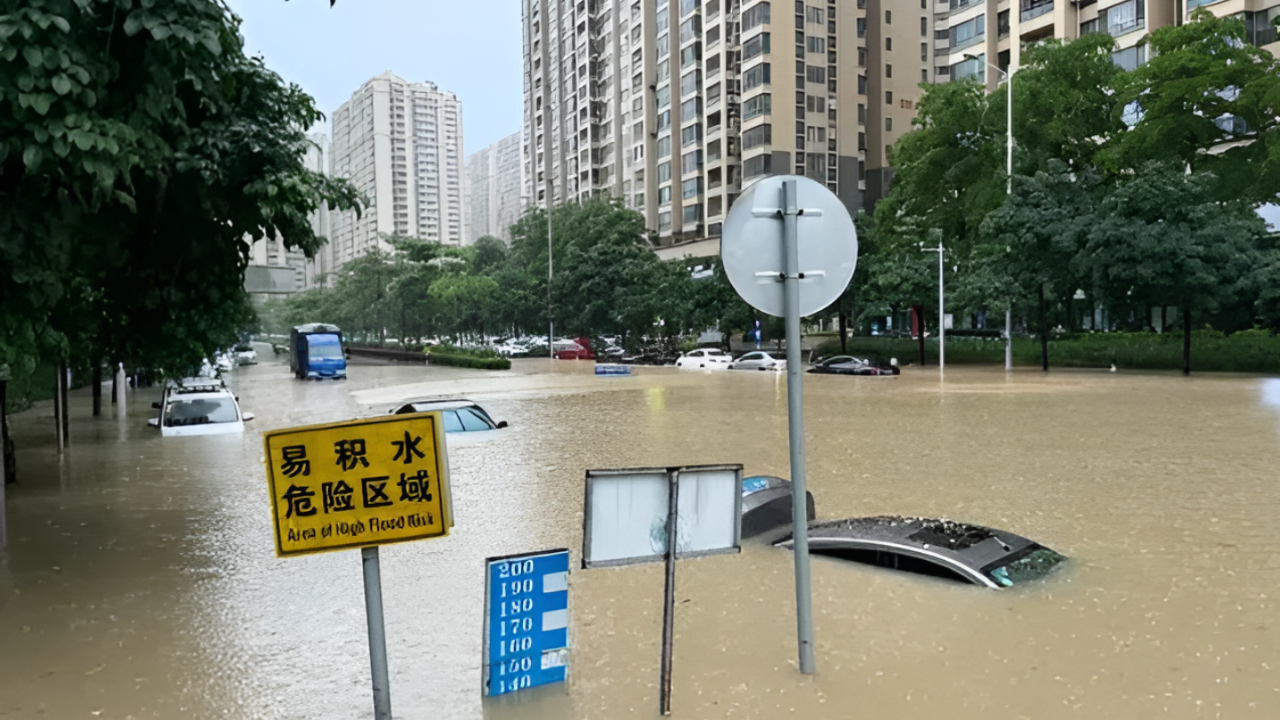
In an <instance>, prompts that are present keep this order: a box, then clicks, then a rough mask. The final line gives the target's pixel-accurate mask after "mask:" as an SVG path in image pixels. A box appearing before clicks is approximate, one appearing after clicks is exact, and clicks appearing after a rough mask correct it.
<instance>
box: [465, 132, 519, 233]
mask: <svg viewBox="0 0 1280 720" xmlns="http://www.w3.org/2000/svg"><path fill="white" fill-rule="evenodd" d="M522 151H523V141H522V139H521V136H520V133H515V134H514V135H510V136H508V137H505V138H503V139H501V140H499V141H498V142H496V143H494V144H492V145H490V146H489V147H487V148H485V149H483V150H481V151H479V152H477V153H473V154H472V155H470V156H468V157H467V175H466V206H467V227H466V233H465V236H466V243H467V244H468V245H470V244H471V243H474V242H475V241H476V240H477V239H479V238H481V237H484V236H485V235H492V236H493V237H497V238H501V239H503V240H506V241H507V242H508V243H509V242H511V225H512V224H513V223H515V221H517V220H519V219H520V214H521V213H522V212H524V208H525V205H526V203H527V200H528V198H527V197H526V196H525V191H526V188H525V179H524V168H525V165H524V161H523V158H522V155H521V153H522Z"/></svg>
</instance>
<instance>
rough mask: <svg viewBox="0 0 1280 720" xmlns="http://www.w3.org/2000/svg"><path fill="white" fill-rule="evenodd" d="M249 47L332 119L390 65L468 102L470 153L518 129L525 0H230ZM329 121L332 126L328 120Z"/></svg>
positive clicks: (464, 118)
mask: <svg viewBox="0 0 1280 720" xmlns="http://www.w3.org/2000/svg"><path fill="white" fill-rule="evenodd" d="M228 5H230V6H231V9H232V10H234V11H235V13H236V14H237V15H239V16H240V17H241V18H242V19H243V20H244V24H243V25H242V26H241V29H240V30H241V33H242V34H243V35H244V39H245V52H246V53H248V54H250V55H262V56H263V57H264V58H265V59H266V63H267V66H268V67H269V68H271V69H272V70H274V71H276V72H277V73H279V74H280V75H281V77H283V78H284V79H285V80H287V81H289V82H294V83H297V84H298V85H301V86H302V88H303V89H304V90H306V91H307V92H308V93H310V94H311V96H312V97H314V98H315V99H316V103H317V104H318V105H319V107H320V109H321V110H322V111H323V112H324V114H325V116H326V117H327V118H331V117H332V115H333V111H334V110H336V109H338V106H339V105H341V104H342V103H344V102H346V101H347V100H348V99H350V98H351V94H352V93H353V92H355V90H356V88H358V87H360V86H361V85H362V84H364V82H365V81H366V80H369V79H370V78H372V77H375V76H377V75H381V74H382V73H383V72H384V71H386V70H390V71H392V72H394V73H395V74H397V75H399V76H400V77H402V78H404V79H405V80H409V81H411V82H423V81H431V82H434V83H435V84H436V85H438V86H439V87H440V88H441V89H442V90H448V91H449V92H452V93H455V94H456V95H457V96H458V97H459V98H460V99H461V100H462V132H463V142H464V144H465V149H466V152H467V154H468V155H469V154H471V153H473V152H476V151H477V150H480V149H482V148H484V147H485V146H486V145H489V144H491V143H493V142H496V141H497V140H500V139H502V138H504V137H506V136H507V135H510V134H512V133H515V132H519V131H520V113H521V111H522V107H521V105H522V102H523V98H522V92H523V89H522V81H521V77H520V73H521V68H520V65H521V62H522V57H523V55H522V53H523V48H522V45H521V37H520V0H338V4H337V5H336V6H335V7H333V8H330V7H329V0H228ZM326 127H327V122H326Z"/></svg>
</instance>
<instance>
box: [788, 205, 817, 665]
mask: <svg viewBox="0 0 1280 720" xmlns="http://www.w3.org/2000/svg"><path fill="white" fill-rule="evenodd" d="M782 213H783V217H782V246H783V259H784V262H785V265H784V268H785V270H784V282H783V284H784V286H785V287H784V291H785V303H786V325H787V428H788V430H789V436H790V446H791V524H792V534H793V537H794V538H795V558H796V631H797V636H798V638H799V644H800V672H802V673H804V674H806V675H812V674H813V673H814V661H813V589H812V586H811V584H810V578H809V525H808V523H809V517H808V513H807V509H808V503H807V502H806V500H805V476H804V410H803V404H802V399H803V396H802V389H801V378H802V376H801V374H800V370H801V368H800V362H801V361H800V248H799V238H798V237H797V234H798V229H797V222H798V220H799V215H800V210H799V208H798V202H797V198H796V181H795V180H787V181H785V182H783V183H782Z"/></svg>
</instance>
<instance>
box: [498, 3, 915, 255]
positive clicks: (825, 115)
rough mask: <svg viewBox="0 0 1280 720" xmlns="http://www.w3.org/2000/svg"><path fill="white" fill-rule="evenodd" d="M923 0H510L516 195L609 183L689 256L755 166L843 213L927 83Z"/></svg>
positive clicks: (878, 185)
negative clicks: (523, 181) (809, 187)
mask: <svg viewBox="0 0 1280 720" xmlns="http://www.w3.org/2000/svg"><path fill="white" fill-rule="evenodd" d="M930 2H931V0H869V2H868V0H772V1H769V0H588V1H586V2H583V1H581V0H523V8H524V9H523V12H524V44H525V58H524V62H525V68H524V69H525V88H524V91H525V105H524V115H525V122H524V145H525V153H524V157H525V163H526V167H525V173H526V177H527V178H528V179H527V183H528V195H529V197H530V201H531V202H533V203H536V204H538V205H539V206H545V205H546V204H547V202H548V200H550V202H552V203H553V204H554V203H562V202H566V201H571V200H578V199H581V198H583V197H585V196H588V195H591V194H594V193H601V192H605V193H609V194H611V195H613V196H615V197H619V198H622V199H623V201H624V203H625V204H626V205H627V206H628V207H631V208H634V209H636V210H637V211H639V212H641V213H642V214H643V215H644V216H645V221H646V225H647V227H648V228H649V229H650V230H652V231H653V232H654V234H655V236H656V238H657V244H658V245H659V246H671V245H682V244H701V245H703V247H702V248H700V249H699V252H698V254H714V252H716V251H717V250H718V244H714V243H712V244H707V241H713V240H717V239H718V237H719V235H720V228H721V224H722V223H723V221H724V218H725V215H726V214H727V213H728V210H729V207H730V205H731V204H732V203H733V201H734V199H736V198H737V196H738V195H739V193H741V191H742V187H743V184H744V183H750V182H751V181H753V180H755V179H757V178H760V177H764V176H766V175H774V174H792V173H794V174H799V175H806V176H808V177H811V178H814V179H816V180H818V181H819V182H823V183H825V184H827V186H828V187H830V188H831V189H832V191H833V192H835V193H836V194H837V195H838V196H839V197H840V198H841V199H842V200H843V201H844V203H845V205H846V206H847V207H848V208H849V209H850V210H851V211H853V210H856V209H858V208H860V207H862V206H864V204H866V203H867V202H868V201H874V200H875V199H877V198H878V197H879V196H880V195H881V194H882V188H883V187H884V186H885V185H887V182H888V178H889V177H890V175H889V174H888V173H889V171H888V169H887V168H888V160H889V158H888V156H889V150H888V147H889V146H891V145H892V142H893V141H894V140H896V138H897V136H899V135H901V134H902V133H903V132H905V131H907V130H908V129H909V128H910V121H911V119H912V118H913V117H914V116H915V103H916V101H917V100H918V99H919V96H920V90H919V87H918V84H919V83H920V82H921V81H931V80H932V77H931V68H932V67H933V64H934V60H933V46H934V43H933V41H932V36H933V25H934V12H935V11H934V10H933V6H932V5H930ZM917 3H919V5H917ZM895 13H897V15H898V17H897V18H896V22H895V18H894V17H893V16H894V14H895ZM917 33H918V35H917ZM895 34H897V35H898V37H897V38H896V39H897V40H898V46H897V47H896V48H895V47H894V40H895V38H894V37H893V36H894V35H895ZM917 49H918V50H919V54H918V55H917ZM868 181H870V182H871V188H870V190H869V189H868Z"/></svg>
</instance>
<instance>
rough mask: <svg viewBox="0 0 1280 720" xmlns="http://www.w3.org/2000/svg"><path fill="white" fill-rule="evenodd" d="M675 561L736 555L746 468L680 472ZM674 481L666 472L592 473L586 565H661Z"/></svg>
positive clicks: (586, 536)
mask: <svg viewBox="0 0 1280 720" xmlns="http://www.w3.org/2000/svg"><path fill="white" fill-rule="evenodd" d="M678 472H679V480H678V482H679V483H680V490H679V499H678V502H677V518H678V519H677V522H676V556H677V557H680V556H685V555H705V554H710V553H719V552H737V551H738V549H739V544H740V540H741V535H742V520H741V512H742V510H741V508H742V469H741V468H740V467H736V468H714V469H711V468H709V469H696V468H691V469H688V470H680V471H678ZM670 486H671V485H670V480H669V478H668V473H667V470H665V469H645V470H635V471H588V473H587V506H586V509H585V512H586V518H585V530H586V532H585V536H584V538H583V560H584V563H585V565H586V566H588V567H591V566H600V565H622V564H628V563H637V562H651V561H656V560H661V559H662V558H663V556H664V555H665V554H666V550H667V511H668V503H669V502H670V499H669V495H668V490H669V488H670Z"/></svg>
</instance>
